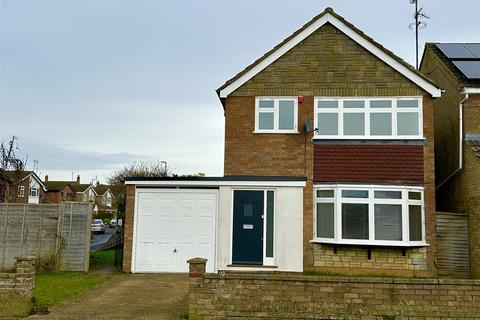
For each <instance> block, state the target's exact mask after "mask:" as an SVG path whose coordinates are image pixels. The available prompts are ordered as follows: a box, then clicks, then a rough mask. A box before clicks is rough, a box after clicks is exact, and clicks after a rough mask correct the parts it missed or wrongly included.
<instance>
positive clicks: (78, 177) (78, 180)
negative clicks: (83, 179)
mask: <svg viewBox="0 0 480 320" xmlns="http://www.w3.org/2000/svg"><path fill="white" fill-rule="evenodd" d="M77 183H80V175H78V176H77Z"/></svg>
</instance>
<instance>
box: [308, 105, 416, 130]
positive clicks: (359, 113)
mask: <svg viewBox="0 0 480 320" xmlns="http://www.w3.org/2000/svg"><path fill="white" fill-rule="evenodd" d="M314 110H315V125H314V127H315V135H314V137H313V138H314V139H423V120H422V110H423V104H422V97H368V98H364V97H317V98H315V99H314Z"/></svg>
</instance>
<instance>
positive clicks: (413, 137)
mask: <svg viewBox="0 0 480 320" xmlns="http://www.w3.org/2000/svg"><path fill="white" fill-rule="evenodd" d="M353 100H362V101H364V102H365V105H364V107H363V108H344V101H353ZM372 100H390V101H391V107H389V108H371V107H370V103H371V101H372ZM400 100H417V101H418V106H417V107H400V108H399V107H397V102H398V101H400ZM319 101H337V103H338V105H337V108H318V102H319ZM313 111H314V128H315V129H318V128H317V126H318V114H319V113H336V114H337V115H338V123H337V125H338V132H337V134H336V135H322V134H318V133H317V132H316V131H315V132H314V135H313V139H325V140H328V139H349V140H358V139H362V140H363V139H368V140H392V139H400V140H419V139H424V137H423V97H422V96H397V97H315V98H314V105H313ZM412 112H416V113H418V135H399V134H398V128H397V124H398V122H397V121H398V119H397V118H398V117H397V115H398V114H400V113H412ZM345 113H362V114H364V115H365V119H364V128H365V134H364V135H345V134H344V114H345ZM373 113H387V114H391V118H392V119H391V121H392V122H391V128H392V134H391V135H372V134H371V133H370V115H371V114H373Z"/></svg>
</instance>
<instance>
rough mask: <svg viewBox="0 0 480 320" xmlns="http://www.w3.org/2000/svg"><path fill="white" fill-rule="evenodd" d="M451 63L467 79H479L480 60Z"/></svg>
mask: <svg viewBox="0 0 480 320" xmlns="http://www.w3.org/2000/svg"><path fill="white" fill-rule="evenodd" d="M452 62H453V64H454V65H455V66H456V67H457V68H458V69H459V70H460V71H461V72H462V73H463V74H464V75H465V76H466V77H467V78H468V79H480V60H470V61H462V60H460V61H452Z"/></svg>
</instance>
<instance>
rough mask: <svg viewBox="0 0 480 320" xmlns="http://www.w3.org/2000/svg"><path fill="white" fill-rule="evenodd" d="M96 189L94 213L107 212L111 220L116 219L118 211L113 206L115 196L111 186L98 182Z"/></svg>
mask: <svg viewBox="0 0 480 320" xmlns="http://www.w3.org/2000/svg"><path fill="white" fill-rule="evenodd" d="M94 189H95V193H96V196H95V206H94V208H93V212H94V213H99V212H105V213H107V214H108V215H109V217H111V218H113V217H116V212H117V210H116V208H114V206H113V200H114V195H113V193H112V191H111V190H110V186H109V185H105V184H100V183H99V182H97V184H96V185H95V188H94Z"/></svg>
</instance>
